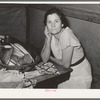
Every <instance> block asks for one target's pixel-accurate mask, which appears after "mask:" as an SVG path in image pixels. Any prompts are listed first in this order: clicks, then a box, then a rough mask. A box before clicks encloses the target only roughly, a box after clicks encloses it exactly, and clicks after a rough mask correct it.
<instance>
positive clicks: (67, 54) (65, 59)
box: [50, 46, 74, 68]
mask: <svg viewBox="0 0 100 100" xmlns="http://www.w3.org/2000/svg"><path fill="white" fill-rule="evenodd" d="M73 49H74V48H73V47H70V46H69V47H67V48H66V49H64V50H63V51H62V60H59V59H56V58H54V57H52V56H50V60H52V61H53V62H55V63H57V64H58V65H61V66H64V67H65V68H69V67H70V64H71V60H72V55H73Z"/></svg>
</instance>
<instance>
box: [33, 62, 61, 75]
mask: <svg viewBox="0 0 100 100" xmlns="http://www.w3.org/2000/svg"><path fill="white" fill-rule="evenodd" d="M35 68H36V69H37V70H38V71H39V72H40V73H41V74H42V75H43V74H60V73H59V72H58V70H57V68H56V67H55V65H54V64H53V63H51V62H47V63H43V62H40V63H39V64H38V65H36V66H35Z"/></svg>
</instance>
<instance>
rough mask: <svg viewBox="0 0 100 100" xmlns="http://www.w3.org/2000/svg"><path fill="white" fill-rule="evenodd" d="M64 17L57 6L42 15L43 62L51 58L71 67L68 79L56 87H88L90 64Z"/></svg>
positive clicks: (89, 84)
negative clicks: (43, 26) (43, 28)
mask: <svg viewBox="0 0 100 100" xmlns="http://www.w3.org/2000/svg"><path fill="white" fill-rule="evenodd" d="M65 19H66V18H65V16H64V15H63V13H61V11H60V10H59V9H57V8H51V9H50V10H49V11H47V12H46V14H45V17H44V24H45V31H44V33H45V36H46V37H45V43H44V47H43V49H42V51H41V57H42V60H43V62H44V63H46V62H47V61H48V60H51V61H53V62H55V63H57V64H59V65H61V66H64V67H65V68H69V67H71V68H72V69H73V72H72V73H71V76H70V79H69V80H67V81H65V82H63V83H61V84H59V85H58V88H72V89H75V88H77V89H81V88H84V89H89V88H90V87H91V81H92V76H91V66H90V64H89V62H88V60H87V59H86V57H85V56H84V52H83V49H82V47H81V44H80V42H79V40H78V39H77V37H76V36H75V35H74V34H73V32H72V30H71V29H70V28H69V27H68V26H67V23H66V21H65ZM51 53H53V55H54V57H53V56H51Z"/></svg>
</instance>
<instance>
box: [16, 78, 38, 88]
mask: <svg viewBox="0 0 100 100" xmlns="http://www.w3.org/2000/svg"><path fill="white" fill-rule="evenodd" d="M36 83H37V80H33V79H27V78H24V79H23V80H22V82H21V83H20V84H19V85H18V86H17V87H16V88H19V89H20V88H28V89H33V88H34V86H35V85H36Z"/></svg>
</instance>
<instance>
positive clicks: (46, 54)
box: [41, 26, 52, 63]
mask: <svg viewBox="0 0 100 100" xmlns="http://www.w3.org/2000/svg"><path fill="white" fill-rule="evenodd" d="M44 33H45V36H46V37H45V43H44V47H43V49H42V51H41V58H42V61H43V62H44V63H46V62H47V61H48V60H49V58H50V54H51V39H52V35H51V33H49V31H48V29H47V27H46V26H45V31H44Z"/></svg>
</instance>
